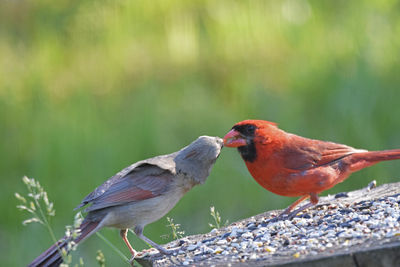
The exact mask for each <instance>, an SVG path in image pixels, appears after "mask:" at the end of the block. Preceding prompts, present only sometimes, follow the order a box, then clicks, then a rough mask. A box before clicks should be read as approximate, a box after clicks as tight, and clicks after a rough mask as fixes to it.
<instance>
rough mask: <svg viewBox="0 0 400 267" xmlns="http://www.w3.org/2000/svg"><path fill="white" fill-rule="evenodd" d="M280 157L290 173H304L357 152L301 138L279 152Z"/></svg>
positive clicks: (330, 143)
mask: <svg viewBox="0 0 400 267" xmlns="http://www.w3.org/2000/svg"><path fill="white" fill-rule="evenodd" d="M281 151H282V152H281V153H282V154H281V155H280V156H281V157H282V158H283V159H284V162H285V165H284V166H285V168H286V169H288V170H292V171H304V170H307V169H310V168H314V167H318V166H321V165H325V164H330V163H333V162H335V161H337V160H339V159H341V158H343V157H345V156H348V155H351V154H353V153H355V152H358V150H356V149H354V148H352V147H349V146H346V145H342V144H336V143H332V142H323V141H318V140H312V139H306V138H304V139H303V138H301V139H297V140H295V142H291V143H290V146H286V147H284V148H283V149H282V150H281Z"/></svg>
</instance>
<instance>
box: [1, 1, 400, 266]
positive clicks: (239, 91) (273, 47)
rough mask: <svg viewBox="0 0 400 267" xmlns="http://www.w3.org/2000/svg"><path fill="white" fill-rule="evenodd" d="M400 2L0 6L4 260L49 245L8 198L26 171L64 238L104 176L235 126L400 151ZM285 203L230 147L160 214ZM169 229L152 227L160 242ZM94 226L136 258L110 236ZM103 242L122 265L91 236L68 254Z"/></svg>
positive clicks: (379, 170) (20, 259) (187, 216)
mask: <svg viewBox="0 0 400 267" xmlns="http://www.w3.org/2000/svg"><path fill="white" fill-rule="evenodd" d="M399 11H400V3H399V1H395V0H374V1H347V0H339V1H320V0H318V1H317V0H315V1H306V0H301V1H294V0H286V1H257V0H254V1H239V0H238V1H212V0H209V1H200V0H195V1H184V0H174V1H172V0H171V1H166V0H162V1H151V2H149V1H123V0H96V1H93V0H88V1H70V0H58V1H50V0H35V1H33V0H26V1H22V0H21V1H1V2H0V138H1V141H0V151H1V160H0V179H1V184H2V186H1V189H0V190H1V194H0V198H1V202H0V208H1V216H0V258H1V259H2V265H4V266H23V265H26V264H27V263H29V262H30V261H31V260H32V259H33V258H34V257H35V256H37V255H38V254H39V253H41V252H42V251H43V250H44V249H46V248H47V247H48V246H49V245H50V243H51V242H52V241H51V238H50V236H49V235H48V233H47V231H46V229H45V228H44V227H42V226H40V225H28V226H25V227H24V226H22V224H21V222H22V221H23V220H24V219H27V218H28V216H27V214H25V213H22V212H20V211H18V210H17V209H16V207H15V206H16V205H17V204H18V202H17V201H16V199H15V198H14V196H13V195H14V192H19V193H23V194H26V189H25V186H24V185H23V183H22V181H21V178H22V176H23V175H27V176H29V177H34V178H36V179H38V180H39V181H40V182H41V184H42V185H43V186H44V187H45V189H46V190H47V191H48V194H49V198H50V199H51V200H52V201H54V203H55V209H56V217H55V218H54V219H53V220H52V225H53V227H54V229H55V232H56V235H57V236H58V237H61V236H62V235H63V232H64V225H65V224H70V223H71V222H72V219H73V215H74V212H73V208H74V207H75V206H76V205H77V204H78V203H79V202H80V201H81V199H82V198H83V197H84V196H86V194H87V193H89V192H90V191H92V190H93V189H94V188H95V187H96V186H98V185H99V184H101V183H102V182H103V181H104V180H105V179H107V178H108V177H110V176H112V175H113V174H115V173H116V172H118V171H119V170H121V169H122V168H124V167H126V166H127V165H129V164H131V163H133V162H135V161H138V160H141V159H144V158H147V157H151V156H154V155H158V154H166V153H170V152H173V151H176V150H178V149H180V148H181V147H183V146H185V145H187V144H188V143H190V142H191V141H192V140H194V139H195V138H196V137H197V136H199V135H204V134H207V135H218V136H223V135H224V134H225V133H226V132H227V131H228V130H229V129H230V128H231V127H232V125H233V124H234V123H236V122H238V121H240V120H243V119H248V118H258V119H266V120H270V121H275V122H278V123H279V126H280V127H281V128H282V129H284V130H286V131H289V132H293V133H297V134H299V135H302V136H306V137H311V138H317V139H323V140H331V141H335V142H340V143H345V144H348V145H351V146H354V147H357V148H365V149H369V150H374V149H387V148H396V147H397V148H400V139H399V136H400V123H399V118H400V105H399V100H400V88H399V84H400V56H399V52H400V13H399ZM399 172H400V162H388V163H381V164H379V165H376V166H374V167H371V168H369V169H366V170H363V171H360V172H359V173H357V174H354V175H352V176H351V178H350V179H348V180H347V181H346V182H344V183H342V184H340V185H338V186H336V187H335V188H334V189H332V190H330V191H329V192H327V193H336V192H341V191H345V190H354V189H358V188H360V187H363V186H366V185H367V184H368V183H369V182H370V181H371V180H373V179H376V180H377V181H378V184H382V183H388V182H396V181H400V175H399ZM293 201H294V199H293V198H285V197H280V196H277V195H274V194H272V193H270V192H268V191H266V190H264V189H263V188H261V187H260V186H258V185H257V184H256V182H255V181H254V180H253V179H252V178H251V176H250V175H249V173H248V172H247V169H246V167H245V165H244V163H243V162H242V160H241V158H240V156H239V154H238V153H237V151H236V150H234V149H229V148H225V149H224V150H223V153H222V155H221V156H220V158H219V160H218V161H217V163H216V165H215V167H214V169H213V172H212V174H211V176H210V177H209V180H208V181H207V182H206V184H204V185H203V186H199V187H197V188H194V189H193V190H192V191H191V192H189V193H188V194H187V195H186V196H185V197H184V198H183V199H182V200H181V202H179V203H178V205H177V206H176V207H175V208H174V209H173V210H172V211H171V212H170V213H169V214H168V216H169V217H172V218H173V219H174V220H175V222H176V223H180V224H181V225H182V229H183V230H185V231H186V234H197V233H205V232H208V231H209V230H210V229H209V227H208V223H209V222H212V219H211V217H210V215H209V208H210V206H215V207H216V209H217V210H218V211H219V212H220V213H221V215H222V218H223V220H225V219H229V221H230V222H233V221H236V220H239V219H243V218H246V217H249V216H252V215H255V214H258V213H262V212H264V211H267V210H270V209H278V208H279V209H281V208H285V207H286V206H287V205H289V204H290V203H291V202H293ZM166 224H167V220H166V218H165V217H164V218H162V219H161V220H160V221H158V222H156V223H153V224H151V225H149V226H147V227H146V228H145V234H146V235H147V236H148V237H150V238H151V239H153V240H154V241H156V242H159V243H165V242H168V241H169V240H171V238H169V239H162V238H161V237H160V236H162V235H164V234H168V233H170V230H169V229H167V228H166V226H165V225H166ZM102 233H103V234H104V235H105V236H107V237H108V238H109V239H110V240H111V241H112V242H113V243H114V244H116V246H117V247H119V248H120V249H121V250H122V251H123V252H124V253H125V254H126V255H128V254H129V252H128V250H127V249H126V247H125V245H124V244H123V242H122V241H121V240H120V238H119V235H118V231H117V230H112V229H111V230H110V229H107V230H103V231H102ZM130 239H131V240H132V243H133V244H134V247H136V248H138V249H142V248H145V247H146V246H145V244H144V243H143V242H142V241H140V240H138V239H137V238H136V237H133V236H130ZM97 249H102V250H103V252H104V253H105V256H106V260H107V263H108V264H109V265H110V266H119V265H121V266H122V265H123V264H124V263H123V262H122V261H121V259H120V258H119V257H118V256H117V255H116V254H115V253H114V252H113V251H111V250H110V249H109V248H108V247H107V246H106V245H105V244H104V242H103V241H101V240H100V239H99V238H98V237H96V236H93V237H92V238H90V239H89V240H87V241H86V242H85V243H84V244H82V245H81V246H80V247H79V249H78V251H77V253H75V255H79V256H82V257H83V258H84V260H85V262H86V263H87V266H93V265H94V264H95V253H96V250H97Z"/></svg>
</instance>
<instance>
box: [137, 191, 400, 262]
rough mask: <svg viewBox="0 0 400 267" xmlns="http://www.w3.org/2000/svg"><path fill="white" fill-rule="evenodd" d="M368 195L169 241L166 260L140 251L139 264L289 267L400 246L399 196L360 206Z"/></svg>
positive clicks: (338, 198)
mask: <svg viewBox="0 0 400 267" xmlns="http://www.w3.org/2000/svg"><path fill="white" fill-rule="evenodd" d="M369 191H370V188H367V189H364V190H358V191H355V192H356V193H357V194H358V195H360V194H361V195H360V197H358V198H359V199H360V200H359V201H354V198H356V196H354V197H353V199H352V198H351V197H350V195H351V194H352V193H353V192H350V193H340V194H338V195H336V198H335V197H334V196H332V197H327V198H325V199H324V201H323V202H325V203H322V204H321V205H318V206H316V207H314V208H311V209H308V210H306V211H305V212H303V213H300V214H299V215H298V216H297V217H295V218H294V219H293V220H291V221H289V220H284V221H277V222H270V221H269V220H270V219H271V218H273V217H274V216H277V215H278V214H279V212H280V211H272V212H268V213H266V214H262V215H258V216H255V217H252V218H249V219H246V220H244V221H240V222H236V223H233V224H231V225H230V226H228V227H226V228H223V229H219V230H217V229H213V230H212V231H211V232H209V233H207V234H204V235H197V236H192V237H187V238H182V239H180V240H176V241H173V242H171V243H169V244H167V245H166V247H168V248H170V249H175V250H176V252H175V253H174V254H173V255H171V256H163V255H160V254H159V253H158V252H157V250H154V249H152V250H148V251H145V252H144V254H143V255H142V257H143V258H142V259H144V260H147V261H148V262H153V264H154V265H156V266H167V265H174V266H177V265H178V266H188V265H190V266H192V265H196V266H198V265H206V266H213V265H225V264H227V265H237V264H240V263H244V262H253V263H257V262H260V261H263V262H268V261H269V260H270V262H271V263H273V262H276V260H277V259H278V260H279V259H280V260H281V261H284V262H285V261H286V262H288V261H293V260H297V259H299V260H301V259H304V258H306V257H313V256H320V255H326V254H329V253H335V252H337V251H343V250H346V249H348V248H354V247H358V246H360V247H361V246H363V245H365V244H367V243H368V242H370V243H371V244H372V245H373V243H374V242H376V241H382V240H390V241H393V240H400V208H399V204H400V194H399V193H397V194H394V195H391V196H383V197H380V198H377V199H369V200H368V199H364V200H361V199H362V197H364V198H365V195H368V193H370V192H369ZM357 194H355V195H357ZM371 195H373V194H372V193H371ZM346 199H348V201H345V200H346ZM353 201H354V202H353ZM140 262H141V263H143V261H140Z"/></svg>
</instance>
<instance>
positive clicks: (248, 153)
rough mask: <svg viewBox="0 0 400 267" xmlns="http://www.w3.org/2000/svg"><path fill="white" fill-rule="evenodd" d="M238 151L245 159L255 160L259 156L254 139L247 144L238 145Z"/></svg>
mask: <svg viewBox="0 0 400 267" xmlns="http://www.w3.org/2000/svg"><path fill="white" fill-rule="evenodd" d="M238 151H239V153H240V155H241V156H242V158H243V160H244V161H248V162H254V161H255V160H256V158H257V150H256V145H255V144H254V141H253V140H251V141H250V143H249V144H248V145H246V146H240V147H238Z"/></svg>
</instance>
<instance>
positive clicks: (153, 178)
mask: <svg viewBox="0 0 400 267" xmlns="http://www.w3.org/2000/svg"><path fill="white" fill-rule="evenodd" d="M222 146H223V141H222V139H221V138H218V137H210V136H200V137H199V138H198V139H197V140H195V141H194V142H192V143H191V144H190V145H188V146H187V147H184V148H182V149H181V150H179V151H177V152H175V153H172V154H168V155H163V156H158V157H154V158H150V159H146V160H143V161H139V162H136V163H135V164H132V165H131V166H129V167H127V168H125V169H123V170H122V171H120V172H119V173H117V174H116V175H115V176H113V177H111V178H110V179H109V180H107V181H106V182H104V183H103V184H102V185H100V186H99V187H97V188H96V189H95V190H94V191H93V192H92V193H90V194H89V195H88V196H87V197H86V198H85V199H84V200H83V201H82V203H81V204H80V205H79V206H78V207H77V208H81V207H83V206H85V205H87V204H91V206H89V207H88V208H86V211H87V212H88V214H87V216H86V218H85V219H84V221H83V222H82V224H81V226H80V230H81V234H80V236H78V237H77V238H76V239H75V240H74V242H75V243H79V242H81V241H83V240H84V239H86V238H88V237H89V236H90V235H92V234H93V233H95V232H97V231H98V230H100V229H101V228H103V227H105V226H107V227H115V228H119V229H121V231H120V234H121V237H122V239H123V240H124V242H125V243H126V245H127V246H128V248H129V250H130V252H131V254H132V260H133V258H134V257H135V254H136V251H135V250H134V249H133V248H132V246H131V245H130V244H129V241H128V239H127V232H128V231H127V229H128V228H134V232H135V234H136V235H137V236H138V237H139V238H141V239H142V240H144V241H145V242H147V243H149V244H150V245H152V246H153V247H155V248H157V249H158V250H159V251H160V252H162V253H164V254H170V253H171V251H170V250H167V249H165V248H163V247H162V246H160V245H158V244H156V243H154V242H153V241H151V240H150V239H149V238H147V237H145V236H144V235H143V228H144V226H145V225H147V224H149V223H152V222H154V221H156V220H158V219H160V218H161V217H163V216H164V215H165V214H167V212H168V211H170V210H171V209H172V208H173V207H174V206H175V205H176V203H177V202H178V201H179V200H180V199H181V198H182V197H183V195H184V194H185V193H186V192H187V191H189V190H190V189H191V188H192V187H193V186H195V185H198V184H202V183H204V182H205V180H206V179H207V177H208V175H209V174H210V171H211V168H212V166H213V165H214V163H215V161H216V159H217V157H218V155H219V153H220V151H221V148H222ZM67 241H68V240H67V239H66V238H65V237H64V238H63V239H61V240H59V241H58V242H57V243H56V244H54V245H53V246H51V247H50V248H49V249H48V250H47V251H45V252H43V253H42V254H41V255H40V256H39V257H37V258H36V259H35V260H34V261H33V262H32V263H30V264H29V266H58V265H59V264H60V263H61V262H62V258H61V255H60V254H59V251H60V250H61V249H62V248H66V246H67ZM66 249H67V248H66Z"/></svg>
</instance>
